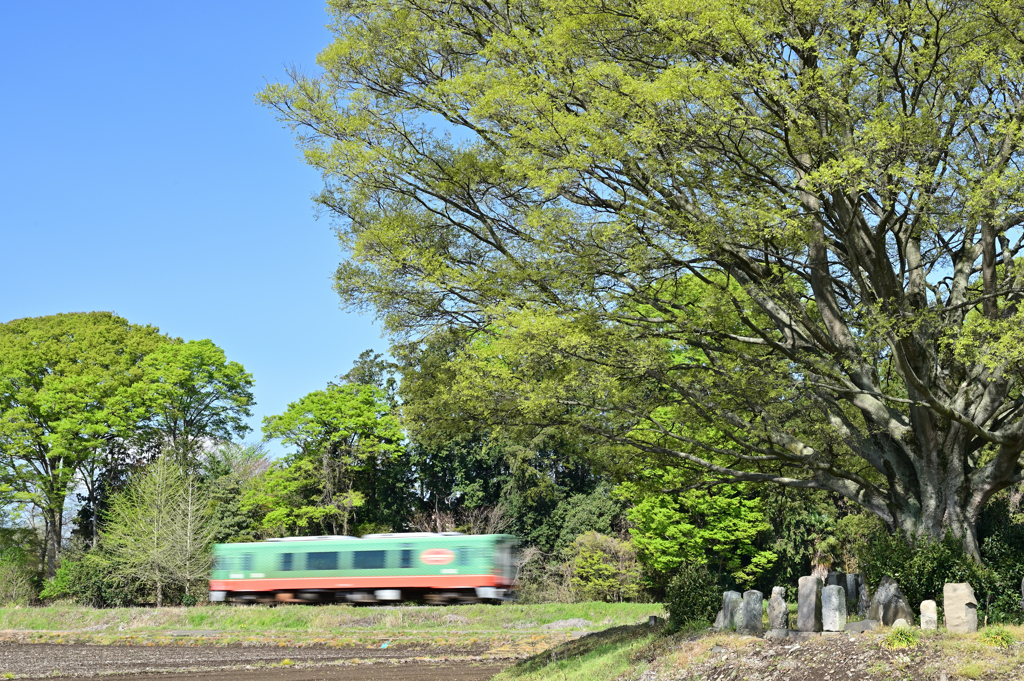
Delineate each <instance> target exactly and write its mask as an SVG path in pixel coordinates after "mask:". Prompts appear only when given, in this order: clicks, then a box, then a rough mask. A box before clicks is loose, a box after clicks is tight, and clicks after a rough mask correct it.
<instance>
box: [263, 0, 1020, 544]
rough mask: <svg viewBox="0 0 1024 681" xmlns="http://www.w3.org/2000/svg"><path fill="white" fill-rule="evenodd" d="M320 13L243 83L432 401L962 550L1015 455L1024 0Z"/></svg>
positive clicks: (339, 282) (351, 282)
mask: <svg viewBox="0 0 1024 681" xmlns="http://www.w3.org/2000/svg"><path fill="white" fill-rule="evenodd" d="M329 11H330V13H331V24H330V28H331V30H332V31H333V32H334V34H335V40H334V42H333V43H332V44H331V45H330V46H329V47H327V48H326V49H325V50H324V51H323V52H322V53H321V54H320V57H319V65H320V67H321V70H322V71H321V73H319V74H315V75H309V76H307V75H302V74H299V73H296V74H293V75H294V78H293V82H292V83H290V84H271V85H269V86H268V87H267V88H266V90H264V92H263V93H262V95H261V97H262V101H263V102H264V103H265V104H266V105H268V106H270V107H272V108H273V109H274V110H275V111H276V112H277V114H278V115H279V117H280V118H281V120H283V121H286V122H287V123H289V124H291V125H292V126H293V127H294V130H295V132H296V135H297V137H298V141H299V143H300V145H301V146H302V148H303V149H304V152H305V157H306V160H307V162H308V163H310V164H311V165H313V166H314V167H316V168H317V169H319V170H320V171H321V172H322V173H323V176H324V178H325V187H324V190H323V192H322V193H321V194H320V195H319V196H318V197H317V202H318V203H319V205H320V206H321V207H322V208H323V209H324V210H325V211H326V212H328V213H329V214H331V215H333V216H335V217H336V218H337V220H338V234H339V237H340V238H341V241H342V244H343V246H344V248H345V249H346V250H347V252H348V253H349V254H350V256H351V257H350V258H348V259H347V260H346V261H345V262H344V263H342V265H341V266H340V267H339V269H338V272H337V278H336V288H337V290H338V292H339V294H340V295H341V297H342V299H343V301H344V302H345V303H347V304H348V305H351V306H355V307H371V308H373V309H375V310H376V311H377V312H378V313H379V314H380V315H381V316H382V317H383V319H384V321H385V324H386V327H387V329H388V330H389V331H390V332H391V333H392V334H394V335H395V337H396V338H397V339H399V340H401V339H407V340H409V341H412V342H417V341H420V340H422V339H423V338H426V337H429V336H430V335H431V334H433V333H438V332H440V331H442V330H444V331H445V332H448V333H450V332H454V333H457V334H461V336H462V338H464V339H465V343H464V344H463V346H462V349H461V350H460V352H459V353H458V354H457V355H456V356H454V357H452V363H451V364H452V369H451V374H452V382H451V390H450V391H449V393H450V394H449V395H448V396H446V397H445V399H446V400H448V402H449V403H451V402H453V401H459V402H460V405H461V406H460V408H461V409H462V410H463V411H462V412H461V413H476V414H478V415H479V418H480V420H481V422H485V421H486V422H500V423H504V424H511V423H519V424H524V423H525V424H536V425H543V424H559V425H562V426H564V427H572V428H576V429H579V430H580V431H581V432H585V433H588V434H591V435H599V436H601V437H602V438H603V439H605V440H606V441H608V442H613V443H618V444H623V445H629V446H630V447H632V448H633V451H638V452H639V451H642V452H645V453H646V455H647V456H660V457H664V459H665V460H667V461H669V462H672V464H673V465H676V466H680V467H682V468H684V469H685V468H691V469H694V470H695V471H696V472H695V473H694V475H695V476H696V477H702V476H705V475H706V474H707V473H708V472H710V479H711V480H712V481H714V482H723V481H737V480H738V481H749V482H770V483H777V484H780V485H784V486H789V487H797V488H810V489H823V490H829V491H832V492H834V493H837V494H840V495H842V496H844V497H846V498H848V499H850V500H852V501H854V502H856V503H858V504H860V505H862V506H863V507H865V508H866V509H869V510H870V511H871V512H873V513H875V514H876V515H878V516H879V517H880V518H882V519H883V520H884V521H885V522H886V523H888V524H889V525H890V526H892V527H894V528H899V529H902V530H904V531H905V532H907V533H909V534H911V535H918V536H920V535H924V536H937V535H940V534H942V533H943V532H945V531H947V530H951V531H953V532H955V533H956V534H957V535H958V536H960V537H961V538H962V539H963V541H964V545H965V547H966V548H967V550H968V551H969V552H971V553H972V554H973V555H977V554H978V546H977V535H976V529H975V526H976V521H977V519H978V518H979V515H980V513H981V510H982V508H983V507H984V506H985V504H986V503H987V502H988V500H989V499H990V498H991V497H992V496H993V494H995V493H996V492H998V491H999V490H1001V489H1003V488H1005V487H1006V486H1008V485H1010V484H1013V483H1014V482H1016V481H1018V480H1020V478H1021V466H1020V455H1021V452H1022V449H1024V400H1022V399H1021V392H1020V385H1021V379H1022V375H1021V367H1022V366H1024V365H1022V364H1021V358H1020V352H1021V351H1020V348H1021V347H1022V344H1021V340H1022V339H1021V335H1022V333H1024V332H1022V329H1024V325H1022V324H1021V322H1022V321H1024V320H1022V315H1024V311H1022V310H1021V308H1020V307H1019V301H1020V296H1021V293H1022V291H1024V281H1022V277H1024V269H1022V266H1021V264H1020V263H1019V258H1018V256H1019V253H1020V248H1021V246H1022V238H1021V225H1022V224H1024V212H1022V209H1024V206H1022V201H1021V196H1022V193H1021V182H1022V179H1024V175H1022V172H1021V167H1020V163H1021V160H1022V158H1021V141H1022V127H1021V123H1022V115H1024V111H1022V107H1024V100H1022V99H1021V98H1022V96H1024V67H1022V63H1024V62H1022V56H1024V33H1022V32H1021V31H1020V26H1021V25H1022V24H1024V21H1022V20H1024V16H1022V13H1024V10H1022V9H1021V7H1020V6H1019V4H1018V3H1014V2H1010V1H1009V0H979V1H971V2H966V1H963V0H911V1H910V2H904V1H900V2H896V1H895V0H877V1H875V2H867V3H863V2H832V1H829V2H826V1H824V0H812V1H811V2H805V3H798V4H792V3H785V2H773V1H755V2H744V3H737V2H730V1H728V0H727V1H726V2H724V3H715V4H708V3H705V2H695V1H693V0H675V1H673V2H664V0H640V1H638V2H635V1H631V2H624V1H622V0H610V1H608V0H602V1H601V2H594V1H593V0H570V1H568V2H564V1H562V0H559V1H557V2H554V1H551V0H501V1H499V2H486V3H473V2H454V3H453V2H440V1H438V0H424V1H422V2H421V1H417V2H410V1H407V0H332V1H331V2H330V3H329ZM440 413H442V414H444V413H452V412H451V411H449V412H445V411H441V412H440ZM693 423H703V424H705V425H706V426H707V428H709V429H710V430H711V431H713V432H714V433H715V436H714V437H712V438H703V437H694V436H693V435H692V433H693V430H692V429H690V428H685V427H683V426H684V425H685V424H693Z"/></svg>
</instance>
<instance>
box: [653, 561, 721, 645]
mask: <svg viewBox="0 0 1024 681" xmlns="http://www.w3.org/2000/svg"><path fill="white" fill-rule="evenodd" d="M721 594H722V592H721V589H720V588H719V583H718V578H717V577H716V576H715V575H714V574H713V573H712V572H711V571H710V570H708V567H707V565H706V564H704V563H683V564H681V565H679V567H678V568H676V570H675V574H674V575H673V577H672V580H671V581H670V582H669V585H668V589H666V591H665V609H666V610H668V615H669V627H670V628H672V629H673V630H677V629H680V628H682V627H684V626H689V625H705V624H711V623H712V622H714V620H715V613H717V612H718V608H719V607H720V606H721V601H722V595H721Z"/></svg>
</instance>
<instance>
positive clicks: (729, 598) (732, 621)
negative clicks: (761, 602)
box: [715, 591, 743, 629]
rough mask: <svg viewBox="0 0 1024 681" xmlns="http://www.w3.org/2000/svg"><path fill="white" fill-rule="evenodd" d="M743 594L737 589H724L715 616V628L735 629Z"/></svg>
mask: <svg viewBox="0 0 1024 681" xmlns="http://www.w3.org/2000/svg"><path fill="white" fill-rule="evenodd" d="M742 604H743V596H742V595H740V593H739V592H738V591H726V592H724V593H723V594H722V609H721V610H719V611H718V616H717V617H715V629H735V628H736V624H737V621H738V620H739V615H740V610H741V606H742Z"/></svg>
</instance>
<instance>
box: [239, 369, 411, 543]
mask: <svg viewBox="0 0 1024 681" xmlns="http://www.w3.org/2000/svg"><path fill="white" fill-rule="evenodd" d="M391 409H392V407H391V405H389V404H388V402H387V401H386V399H385V395H384V392H383V391H382V390H380V389H379V388H377V387H375V386H370V385H357V384H351V383H350V384H346V385H333V384H332V385H328V386H327V388H326V389H324V390H316V391H313V392H311V393H309V394H308V395H306V396H305V397H303V398H301V399H300V400H298V401H296V402H292V403H291V404H289V405H288V409H287V410H286V411H285V412H284V413H283V414H279V415H277V416H268V417H266V418H264V419H263V435H264V437H266V438H267V439H279V440H281V441H282V442H283V443H284V444H286V445H292V446H294V447H296V449H297V451H296V452H295V453H294V454H292V455H291V456H289V457H287V458H285V459H282V460H280V461H278V462H275V463H274V464H273V465H272V466H271V468H270V470H269V471H267V473H266V474H264V475H263V477H262V480H261V481H260V483H259V484H257V485H254V486H253V487H251V488H250V489H248V490H246V491H245V493H244V497H243V507H244V508H247V509H250V510H256V511H257V512H262V514H263V518H262V520H261V525H262V529H264V530H265V531H267V532H269V533H271V534H278V535H279V534H281V533H285V532H294V531H306V532H309V531H313V532H317V531H319V530H323V531H324V532H327V533H330V534H338V533H339V532H340V533H341V534H347V533H348V531H349V522H350V521H351V519H352V515H353V512H354V510H355V509H356V508H358V507H359V506H362V505H363V503H364V501H365V499H366V497H365V495H364V493H363V492H362V491H360V490H359V489H357V486H356V477H357V475H358V473H359V472H360V471H364V470H366V469H367V468H368V467H372V466H374V465H375V464H376V463H377V462H378V461H385V460H388V459H392V458H394V457H396V456H398V455H399V454H400V453H401V451H402V446H401V440H402V431H401V428H400V426H399V423H398V418H397V416H395V415H394V414H393V413H391Z"/></svg>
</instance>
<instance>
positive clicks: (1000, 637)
mask: <svg viewBox="0 0 1024 681" xmlns="http://www.w3.org/2000/svg"><path fill="white" fill-rule="evenodd" d="M978 638H980V639H981V641H982V642H983V643H987V644H988V645H990V646H995V647H997V648H1009V647H1011V646H1012V645H1013V644H1014V643H1016V642H1017V637H1016V636H1014V635H1013V632H1011V631H1010V630H1009V629H1007V628H1006V627H985V629H984V630H983V631H982V632H981V636H979V637H978Z"/></svg>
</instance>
